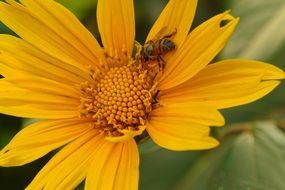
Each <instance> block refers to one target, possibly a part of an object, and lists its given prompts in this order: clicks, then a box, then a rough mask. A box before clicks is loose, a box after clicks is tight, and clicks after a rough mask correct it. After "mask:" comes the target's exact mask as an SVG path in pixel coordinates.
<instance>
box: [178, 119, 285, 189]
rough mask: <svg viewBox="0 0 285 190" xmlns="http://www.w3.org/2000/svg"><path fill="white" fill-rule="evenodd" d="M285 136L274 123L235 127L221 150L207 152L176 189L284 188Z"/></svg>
mask: <svg viewBox="0 0 285 190" xmlns="http://www.w3.org/2000/svg"><path fill="white" fill-rule="evenodd" d="M284 163H285V135H284V133H283V132H282V131H281V130H280V129H279V128H278V127H276V126H275V125H274V124H273V123H270V122H258V123H251V124H246V125H242V126H237V127H232V128H230V129H229V131H228V132H227V133H226V137H224V140H223V141H222V143H221V146H220V147H219V148H218V149H215V150H212V151H210V152H208V153H207V154H204V155H203V156H202V157H201V158H200V159H198V160H197V162H196V163H195V164H194V166H192V167H191V168H190V169H189V171H188V173H187V174H186V175H185V177H184V178H182V180H181V181H180V183H179V184H178V186H177V187H176V188H175V189H181V190H184V189H195V190H205V189H207V190H227V189H230V190H247V189H248V190H269V189H272V190H273V189H274V190H283V189H284V188H285V181H284V176H285V165H284Z"/></svg>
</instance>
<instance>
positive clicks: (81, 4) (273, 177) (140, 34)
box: [0, 0, 285, 190]
mask: <svg viewBox="0 0 285 190" xmlns="http://www.w3.org/2000/svg"><path fill="white" fill-rule="evenodd" d="M59 1H60V2H61V3H62V4H64V5H65V6H66V7H68V8H69V9H70V10H71V11H72V12H73V13H75V14H76V15H77V16H78V18H79V19H80V20H81V21H82V22H83V23H84V24H85V26H86V27H87V28H88V29H89V30H90V31H92V32H93V33H94V35H95V36H96V37H97V39H99V36H98V30H97V26H96V0H81V1H78V0H59ZM166 3H167V0H148V1H146V0H145V1H144V0H135V11H136V39H137V41H139V42H141V43H143V41H144V39H145V37H146V35H147V33H148V31H149V29H150V28H151V26H152V24H153V23H154V21H155V19H156V18H157V17H158V15H159V13H160V12H161V10H162V9H163V7H164V6H165V5H166ZM229 9H230V10H231V11H232V14H233V15H234V16H238V17H240V18H241V21H240V24H239V26H238V27H237V30H236V31H235V33H234V35H233V36H232V38H231V40H230V42H229V43H228V45H227V46H226V48H225V49H224V51H223V52H222V53H221V54H220V55H219V56H218V57H217V58H216V59H217V60H221V59H224V58H248V59H256V60H259V61H264V62H269V63H272V64H274V65H277V66H279V67H281V68H283V69H285V63H284V62H285V56H284V55H285V1H284V0H270V1H268V0H258V1H249V0H200V1H199V6H198V8H197V14H196V18H195V21H194V26H197V25H198V24H199V23H201V22H203V21H205V20H206V19H208V18H210V17H212V16H214V15H215V14H217V13H221V12H223V11H225V10H229ZM0 32H1V33H11V34H13V32H11V31H10V30H8V29H7V28H5V27H4V26H3V25H0ZM15 53H16V52H15ZM221 93H222V92H221ZM284 97H285V90H284V83H283V84H281V85H280V86H279V87H278V89H276V90H274V92H272V93H271V94H269V95H267V96H266V97H265V98H263V99H261V100H259V101H256V102H254V103H251V104H249V105H245V106H240V107H237V108H232V109H227V110H222V112H223V114H224V115H225V118H226V121H227V126H225V127H223V128H219V129H215V130H213V135H214V136H215V137H217V138H218V139H219V140H220V141H221V145H220V147H219V148H217V149H214V150H210V151H199V152H195V151H189V152H172V151H167V150H164V149H161V148H159V147H157V146H156V145H154V144H153V143H152V142H151V141H147V142H146V143H144V144H141V145H140V153H141V166H140V174H141V175H140V189H141V190H174V189H175V190H176V189H177V190H188V189H192V190H284V189H285V180H284V176H285V135H284V129H285V117H284V113H285V100H284ZM28 122H31V121H29V120H23V119H20V118H15V117H10V116H4V115H0V146H1V148H2V147H4V146H5V144H7V143H8V142H9V140H10V139H11V138H12V137H13V136H14V135H15V134H16V133H17V131H19V130H20V129H21V128H22V126H24V125H26V124H27V123H28ZM52 155H53V153H50V154H48V155H47V156H45V157H44V158H42V159H40V160H37V161H35V162H33V163H31V164H28V165H25V166H22V167H12V168H0V189H4V190H6V189H7V190H22V189H24V187H25V186H26V185H27V184H28V183H29V182H30V181H31V180H32V179H33V177H34V176H35V175H36V173H37V172H38V171H39V170H40V168H41V167H42V166H43V165H44V164H45V163H46V162H47V161H48V160H49V158H50V157H51V156H52ZM78 189H83V188H82V185H81V187H79V188H78Z"/></svg>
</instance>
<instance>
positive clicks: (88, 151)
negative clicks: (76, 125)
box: [26, 130, 102, 190]
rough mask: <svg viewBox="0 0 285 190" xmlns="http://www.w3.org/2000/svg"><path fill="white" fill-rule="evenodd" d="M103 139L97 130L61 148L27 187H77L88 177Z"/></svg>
mask: <svg viewBox="0 0 285 190" xmlns="http://www.w3.org/2000/svg"><path fill="white" fill-rule="evenodd" d="M101 141H102V137H101V136H100V135H98V132H97V131H95V130H91V131H89V132H88V133H85V134H84V135H82V136H81V137H79V138H77V139H76V140H74V141H73V142H71V143H70V144H68V145H67V146H65V147H64V148H63V149H62V150H60V151H59V152H58V153H57V154H56V155H55V156H54V157H53V158H52V159H51V160H50V161H49V162H48V163H47V164H46V165H45V166H44V167H43V169H42V170H41V171H40V172H39V173H38V174H37V176H36V177H35V178H34V180H33V181H32V182H31V184H30V185H29V186H28V187H27V188H26V189H27V190H34V189H47V190H53V189H75V187H76V186H78V185H79V184H80V183H81V182H82V181H83V180H84V178H85V177H86V175H87V171H88V170H89V167H90V165H91V163H92V161H93V158H94V151H95V150H96V149H97V148H96V147H97V146H98V145H99V144H100V142H101Z"/></svg>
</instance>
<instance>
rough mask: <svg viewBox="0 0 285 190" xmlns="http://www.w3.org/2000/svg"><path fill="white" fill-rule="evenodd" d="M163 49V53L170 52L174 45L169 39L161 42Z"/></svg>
mask: <svg viewBox="0 0 285 190" xmlns="http://www.w3.org/2000/svg"><path fill="white" fill-rule="evenodd" d="M163 49H164V50H165V51H171V50H173V49H175V44H174V42H173V41H171V40H170V39H165V40H164V41H163Z"/></svg>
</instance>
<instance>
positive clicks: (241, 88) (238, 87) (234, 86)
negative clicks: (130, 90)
mask: <svg viewBox="0 0 285 190" xmlns="http://www.w3.org/2000/svg"><path fill="white" fill-rule="evenodd" d="M284 77H285V74H284V72H283V71H282V70H281V69H279V68H277V67H275V66H273V65H270V64H267V63H263V62H258V61H252V60H224V61H220V62H217V63H214V64H211V65H208V66H207V67H205V69H203V70H202V71H201V72H199V73H198V74H197V75H196V76H194V77H193V78H191V79H190V80H188V81H186V82H185V83H182V84H181V85H179V86H177V87H175V88H172V89H170V90H166V91H161V96H160V100H161V101H165V102H189V103H190V102H204V103H205V104H207V105H210V106H213V107H215V108H217V109H222V108H228V107H233V106H237V105H242V104H246V103H249V102H252V101H255V100H257V99H259V98H261V97H263V96H265V95H266V94H268V93H269V92H271V91H272V90H273V89H274V88H275V87H276V86H277V85H278V84H279V82H278V81H276V80H278V79H283V78H284ZM268 80H269V81H268ZM270 80H271V81H270Z"/></svg>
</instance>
